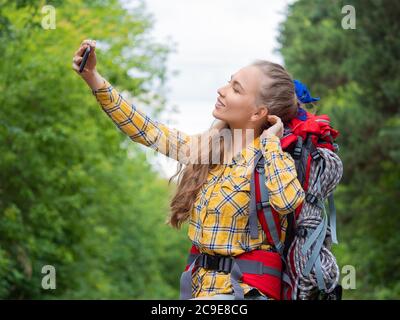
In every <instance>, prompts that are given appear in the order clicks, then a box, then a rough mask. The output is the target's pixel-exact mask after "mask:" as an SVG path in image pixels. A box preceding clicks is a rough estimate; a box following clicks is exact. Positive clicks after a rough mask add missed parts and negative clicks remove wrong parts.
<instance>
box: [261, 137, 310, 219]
mask: <svg viewBox="0 0 400 320" xmlns="http://www.w3.org/2000/svg"><path fill="white" fill-rule="evenodd" d="M260 144H261V145H260V147H261V150H262V152H263V155H264V159H265V176H266V186H267V188H268V191H269V201H270V204H271V206H272V207H273V208H274V209H275V210H276V211H278V212H279V213H280V214H287V213H290V212H292V211H294V210H295V209H296V208H297V207H298V206H299V205H300V204H301V203H302V202H303V200H304V198H305V192H304V190H303V188H302V186H301V184H300V181H299V180H298V179H297V172H296V167H295V162H294V160H293V158H292V156H291V155H290V154H289V153H287V152H284V151H283V150H282V147H281V144H280V139H279V137H277V136H276V135H267V136H266V137H262V138H261V140H260Z"/></svg>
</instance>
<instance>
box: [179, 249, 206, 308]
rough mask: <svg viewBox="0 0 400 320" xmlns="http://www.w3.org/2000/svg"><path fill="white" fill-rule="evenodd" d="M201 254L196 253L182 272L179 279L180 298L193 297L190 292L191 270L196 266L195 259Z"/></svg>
mask: <svg viewBox="0 0 400 320" xmlns="http://www.w3.org/2000/svg"><path fill="white" fill-rule="evenodd" d="M200 256H201V255H198V256H197V257H196V258H195V259H194V260H193V262H192V263H191V264H190V266H189V269H188V270H186V271H184V272H182V275H181V280H180V299H181V300H188V299H191V298H193V294H192V270H193V268H194V267H195V266H196V263H197V260H198V259H199V257H200Z"/></svg>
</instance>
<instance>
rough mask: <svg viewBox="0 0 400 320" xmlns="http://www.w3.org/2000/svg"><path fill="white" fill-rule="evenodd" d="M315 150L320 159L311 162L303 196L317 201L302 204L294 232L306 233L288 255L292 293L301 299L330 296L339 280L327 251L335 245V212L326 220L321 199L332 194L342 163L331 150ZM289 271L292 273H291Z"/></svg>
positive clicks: (299, 234) (298, 239) (297, 239)
mask: <svg viewBox="0 0 400 320" xmlns="http://www.w3.org/2000/svg"><path fill="white" fill-rule="evenodd" d="M317 150H318V152H319V154H320V156H321V158H320V159H319V160H316V161H312V164H311V169H310V170H311V171H310V180H309V181H311V182H312V183H313V184H312V185H310V187H309V188H308V190H307V193H311V194H312V195H315V196H316V197H317V199H318V202H317V203H314V204H313V203H310V202H308V201H304V203H303V207H302V210H301V212H300V216H299V218H298V221H297V230H300V229H304V230H306V231H305V232H304V233H303V234H301V233H298V234H297V235H296V237H295V239H294V241H293V242H292V245H291V246H290V249H289V253H293V254H294V259H288V264H289V270H290V271H289V272H290V275H291V277H292V279H293V281H294V283H295V286H294V288H293V294H294V296H295V297H297V299H301V300H305V299H310V298H311V297H313V296H315V293H316V292H317V291H318V289H319V290H324V291H325V292H326V293H330V292H332V291H333V290H334V289H335V287H336V285H337V283H338V281H339V267H338V265H337V262H336V259H335V257H334V256H333V254H332V252H331V251H330V249H331V245H332V242H333V243H337V240H336V225H335V223H336V222H335V221H336V217H335V212H334V216H332V215H331V217H328V215H327V213H326V211H325V199H327V198H328V197H330V196H331V195H332V193H333V191H334V189H335V187H336V185H337V184H338V183H339V181H340V179H341V177H342V175H343V164H342V161H341V160H340V158H339V157H338V155H336V154H335V153H334V152H333V151H331V150H329V149H326V148H317ZM332 201H333V199H332ZM331 209H332V208H331ZM331 214H332V212H331ZM332 231H333V232H332ZM331 233H333V234H331ZM291 263H294V264H295V265H294V266H293V265H290V264H291ZM293 269H294V270H296V274H293V272H292V270H293Z"/></svg>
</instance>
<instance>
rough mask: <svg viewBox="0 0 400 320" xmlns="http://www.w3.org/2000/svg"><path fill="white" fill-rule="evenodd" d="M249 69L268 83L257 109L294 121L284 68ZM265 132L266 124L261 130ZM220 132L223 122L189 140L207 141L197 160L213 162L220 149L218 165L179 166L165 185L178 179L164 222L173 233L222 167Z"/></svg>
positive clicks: (257, 62) (264, 64)
mask: <svg viewBox="0 0 400 320" xmlns="http://www.w3.org/2000/svg"><path fill="white" fill-rule="evenodd" d="M250 65H251V66H256V67H258V68H259V69H260V70H261V72H262V73H263V74H264V75H265V77H266V79H268V81H263V83H262V85H261V87H260V90H259V92H258V95H257V97H256V105H257V106H259V105H266V106H267V108H268V114H269V115H276V116H278V117H280V118H281V120H282V122H283V123H285V122H288V121H290V120H291V119H293V118H294V117H296V115H297V112H298V107H299V103H298V100H297V98H296V94H295V88H294V84H293V79H292V77H291V75H290V74H289V73H288V72H287V71H286V70H285V68H283V67H282V66H281V65H279V64H277V63H273V62H270V61H266V60H255V61H254V62H252V63H251V64H250ZM266 128H267V122H266V125H265V128H263V129H266ZM223 129H230V128H229V126H228V125H227V124H226V123H225V122H223V121H219V120H215V121H214V122H213V123H212V125H211V127H210V129H209V130H207V131H206V132H204V133H202V134H198V135H195V136H192V140H196V139H197V140H198V141H197V142H198V143H199V144H198V145H201V143H204V141H208V148H204V150H205V151H204V152H206V153H207V154H204V152H203V150H202V149H201V148H200V150H199V152H196V156H197V157H202V158H200V159H204V157H206V158H207V159H213V157H214V154H215V153H213V150H214V151H215V148H216V147H218V148H219V152H218V154H219V156H220V159H219V160H220V161H219V162H218V161H217V162H218V163H215V161H207V163H206V164H202V163H201V162H200V161H198V162H199V163H197V162H194V163H188V164H182V163H178V169H177V172H176V173H175V174H174V175H173V176H172V177H171V178H170V179H169V181H168V184H170V183H171V181H172V180H173V179H174V178H175V177H177V178H178V179H177V188H176V192H175V195H174V196H173V198H172V201H171V204H170V208H171V212H170V215H169V217H168V219H167V221H166V223H167V224H169V225H171V226H172V227H174V228H176V229H180V228H181V226H182V224H183V223H184V222H186V221H187V220H188V219H189V217H190V213H191V212H192V210H193V206H194V203H195V202H196V200H197V197H198V196H200V192H199V191H200V189H201V187H202V186H203V184H204V183H205V182H206V181H207V177H208V173H209V171H210V170H212V169H214V168H215V167H216V166H218V165H220V164H219V163H222V162H221V161H222V158H223V157H224V145H225V141H224V142H223V141H222V140H223V135H221V134H220V132H221V130H223Z"/></svg>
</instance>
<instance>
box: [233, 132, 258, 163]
mask: <svg viewBox="0 0 400 320" xmlns="http://www.w3.org/2000/svg"><path fill="white" fill-rule="evenodd" d="M230 130H231V137H232V146H233V148H229V150H228V154H229V158H228V159H232V157H233V156H235V155H237V154H238V153H239V152H240V151H242V150H243V149H244V148H246V147H247V146H248V145H249V144H250V143H253V141H254V139H255V138H257V137H258V136H260V135H261V133H262V132H261V130H257V129H254V128H230Z"/></svg>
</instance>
